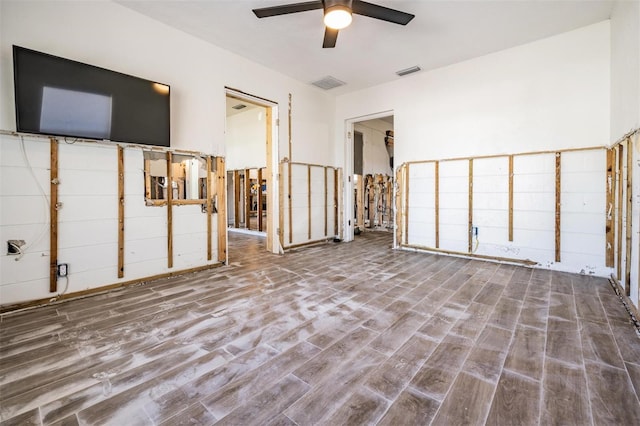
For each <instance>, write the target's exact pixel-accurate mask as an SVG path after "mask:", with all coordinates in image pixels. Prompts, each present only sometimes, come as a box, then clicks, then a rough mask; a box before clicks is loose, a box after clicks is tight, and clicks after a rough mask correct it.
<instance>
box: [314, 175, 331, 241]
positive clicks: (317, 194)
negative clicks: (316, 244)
mask: <svg viewBox="0 0 640 426" xmlns="http://www.w3.org/2000/svg"><path fill="white" fill-rule="evenodd" d="M310 173H311V176H310V177H311V240H320V239H322V238H325V237H327V236H328V235H327V234H325V232H324V230H325V223H326V222H325V216H326V211H327V209H328V205H327V204H325V184H324V167H317V166H315V167H311V168H310Z"/></svg>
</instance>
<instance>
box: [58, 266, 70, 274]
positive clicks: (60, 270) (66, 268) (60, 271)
mask: <svg viewBox="0 0 640 426" xmlns="http://www.w3.org/2000/svg"><path fill="white" fill-rule="evenodd" d="M68 274H69V264H68V263H61V264H59V265H58V276H59V277H66V276H67V275H68Z"/></svg>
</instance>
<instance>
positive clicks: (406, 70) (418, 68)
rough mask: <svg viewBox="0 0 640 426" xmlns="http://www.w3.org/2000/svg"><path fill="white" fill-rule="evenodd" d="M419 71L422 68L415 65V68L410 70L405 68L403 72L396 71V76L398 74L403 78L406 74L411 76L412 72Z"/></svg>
mask: <svg viewBox="0 0 640 426" xmlns="http://www.w3.org/2000/svg"><path fill="white" fill-rule="evenodd" d="M421 69H422V68H420V67H419V66H417V65H416V66H414V67H411V68H405V69H403V70H400V71H396V74H398V75H399V76H400V77H403V76H405V75H407V74H413V73H414V72H418V71H420V70H421Z"/></svg>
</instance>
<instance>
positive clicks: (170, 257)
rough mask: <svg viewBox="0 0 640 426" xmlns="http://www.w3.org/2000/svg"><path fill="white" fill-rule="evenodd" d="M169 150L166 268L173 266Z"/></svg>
mask: <svg viewBox="0 0 640 426" xmlns="http://www.w3.org/2000/svg"><path fill="white" fill-rule="evenodd" d="M171 158H172V156H171V152H170V151H169V152H167V268H173V189H172V188H173V186H172V184H171V182H172V181H173V179H172V176H171V169H172V167H171Z"/></svg>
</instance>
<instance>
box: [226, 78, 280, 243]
mask: <svg viewBox="0 0 640 426" xmlns="http://www.w3.org/2000/svg"><path fill="white" fill-rule="evenodd" d="M225 102H226V105H227V107H226V128H225V152H226V154H225V157H226V162H227V168H226V169H227V182H226V188H227V218H228V221H227V225H228V229H229V230H231V231H241V232H251V233H256V234H260V235H264V236H265V248H266V250H267V251H270V252H272V253H280V252H281V247H280V242H279V239H278V238H277V233H276V229H277V227H278V217H279V206H278V200H279V191H278V184H277V173H278V142H277V141H278V136H277V135H278V127H277V126H278V105H277V103H275V102H273V101H270V100H267V99H264V98H260V97H258V96H255V95H250V94H247V93H244V92H241V91H239V90H236V89H231V88H226V89H225ZM230 249H233V247H230Z"/></svg>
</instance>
